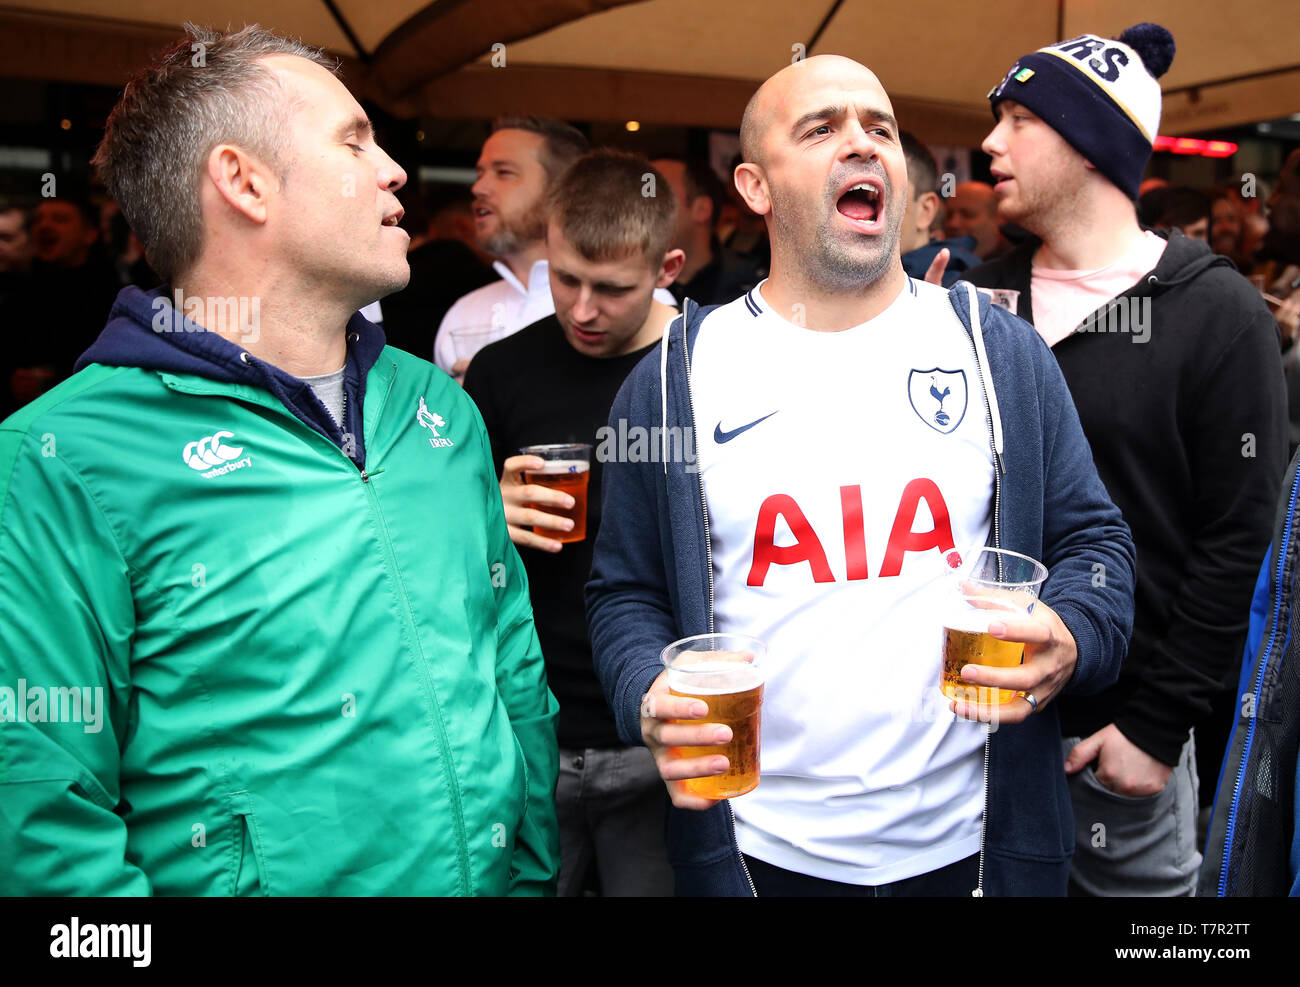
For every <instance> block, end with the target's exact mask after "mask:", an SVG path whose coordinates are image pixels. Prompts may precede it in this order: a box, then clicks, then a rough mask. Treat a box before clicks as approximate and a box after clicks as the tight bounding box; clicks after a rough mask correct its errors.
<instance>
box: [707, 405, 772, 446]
mask: <svg viewBox="0 0 1300 987" xmlns="http://www.w3.org/2000/svg"><path fill="white" fill-rule="evenodd" d="M775 414H776V412H775V411H774V412H772V414H770V415H764V416H763V417H762V418H756V419H755V420H754V421H752V422H750V423H749V424H748V425H741V426H740V428H733V429H732V430H731V431H730V432H724V431H723V430H722V422H718V424H716V425H714V426H713V441H714V442H716V443H717V444H718V445H722V443H724V442H730V441H731V440H732V439H734V438H735V437H736V436H737V435H739V434H740V433H741V432H748V431H749V430H750V429H751V428H753V427H754V426H755V425H757V424H758V423H759V422H765V421H767V420H768V419H769V418H771V417H772V415H775Z"/></svg>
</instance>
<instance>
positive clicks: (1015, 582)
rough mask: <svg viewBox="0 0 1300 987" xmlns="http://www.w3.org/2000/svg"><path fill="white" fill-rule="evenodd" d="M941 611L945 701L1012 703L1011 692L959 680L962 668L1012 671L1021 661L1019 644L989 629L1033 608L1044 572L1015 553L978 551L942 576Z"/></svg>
mask: <svg viewBox="0 0 1300 987" xmlns="http://www.w3.org/2000/svg"><path fill="white" fill-rule="evenodd" d="M947 579H948V581H949V585H948V586H947V587H946V592H945V600H944V604H943V606H944V610H943V670H942V672H941V676H942V678H941V684H940V688H941V689H942V691H943V694H944V695H945V696H947V697H948V698H949V699H957V700H960V701H962V702H969V703H977V704H979V705H987V706H997V705H1001V704H1003V703H1009V702H1011V700H1013V699H1015V698H1016V693H1015V691H1014V690H1012V689H997V688H992V687H989V686H977V685H975V684H973V683H971V682H967V681H966V680H965V679H963V678H962V677H961V670H962V666H963V665H989V666H992V667H994V668H1014V667H1015V666H1016V665H1019V664H1020V663H1021V662H1022V661H1023V660H1024V657H1025V646H1024V644H1023V643H1022V642H1020V641H1003V640H1001V639H1000V638H996V637H994V636H993V635H992V634H990V633H989V624H991V623H994V622H997V621H1002V620H1006V619H1007V618H1009V617H1012V618H1013V617H1025V616H1027V615H1028V614H1030V613H1031V612H1032V611H1033V609H1034V603H1035V602H1037V600H1038V592H1039V590H1040V589H1041V588H1042V585H1043V581H1044V580H1046V579H1047V567H1046V566H1044V565H1043V564H1042V563H1041V562H1038V561H1036V560H1034V559H1031V558H1030V557H1029V556H1027V555H1021V554H1019V553H1018V552H1009V551H1007V550H1006V549H1001V548H981V549H980V550H979V551H978V552H976V553H975V557H974V558H973V559H970V560H967V564H965V565H961V564H960V563H959V565H958V568H957V569H956V570H954V572H953V573H952V574H951V575H949V576H948V577H947Z"/></svg>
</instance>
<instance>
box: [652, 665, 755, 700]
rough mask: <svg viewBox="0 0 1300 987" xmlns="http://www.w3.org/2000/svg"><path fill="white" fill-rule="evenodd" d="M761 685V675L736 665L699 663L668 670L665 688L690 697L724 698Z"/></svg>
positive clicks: (747, 667) (752, 668)
mask: <svg viewBox="0 0 1300 987" xmlns="http://www.w3.org/2000/svg"><path fill="white" fill-rule="evenodd" d="M762 684H763V674H762V672H760V671H759V670H758V669H757V668H755V667H754V666H753V665H748V664H745V663H741V662H735V661H701V662H694V663H692V664H690V665H686V666H684V667H679V668H669V669H668V688H670V689H672V690H673V691H674V692H684V693H688V694H689V695H692V696H725V695H729V694H731V693H735V692H747V691H749V690H750V689H757V688H758V687H759V686H760V685H762Z"/></svg>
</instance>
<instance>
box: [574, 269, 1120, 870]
mask: <svg viewBox="0 0 1300 987" xmlns="http://www.w3.org/2000/svg"><path fill="white" fill-rule="evenodd" d="M755 290H757V289H755ZM972 295H973V289H972V288H971V287H970V286H969V285H967V284H965V283H962V282H959V283H958V284H956V285H955V286H954V287H953V288H952V289H951V290H950V292H949V298H950V299H951V301H952V304H953V308H954V309H955V310H956V312H957V315H958V317H959V318H960V319H961V322H962V324H963V326H964V327H965V328H966V332H967V334H968V335H969V336H970V337H971V342H972V345H973V346H974V347H975V351H976V355H977V362H978V363H979V365H980V370H981V374H982V376H983V378H984V381H985V384H986V386H987V388H988V391H989V392H990V393H989V394H988V396H987V404H986V408H987V409H988V410H989V412H990V420H991V423H992V427H993V432H994V435H993V436H992V437H991V443H992V445H993V447H994V463H995V469H997V471H998V479H997V482H996V483H995V494H994V501H995V502H994V533H995V537H994V540H995V541H998V542H999V543H1000V547H1003V548H1008V549H1011V550H1013V551H1017V552H1021V553H1023V554H1025V555H1029V556H1032V557H1033V558H1037V559H1041V560H1042V562H1043V563H1044V564H1045V565H1046V566H1047V567H1048V569H1049V571H1050V573H1051V575H1050V576H1049V578H1048V581H1047V583H1046V584H1045V586H1044V588H1043V592H1042V600H1043V602H1044V603H1046V604H1047V605H1048V606H1050V607H1052V609H1053V610H1055V611H1056V612H1057V614H1058V615H1059V616H1060V618H1061V620H1062V621H1063V622H1064V623H1065V625H1066V627H1067V628H1069V630H1070V633H1071V635H1073V637H1074V640H1075V643H1076V645H1077V647H1078V656H1079V657H1078V662H1077V664H1076V666H1075V669H1074V674H1073V676H1072V677H1071V679H1070V681H1069V683H1068V684H1067V686H1066V690H1065V691H1067V692H1072V693H1091V692H1096V691H1098V690H1100V689H1103V688H1105V687H1106V686H1108V685H1110V684H1111V683H1112V682H1114V681H1115V678H1116V676H1117V675H1118V674H1119V669H1120V665H1121V663H1122V661H1123V658H1124V653H1125V649H1126V648H1127V645H1128V636H1129V633H1130V630H1131V627H1132V620H1133V583H1134V569H1135V559H1134V549H1133V540H1132V538H1131V536H1130V534H1129V530H1128V527H1127V525H1125V523H1124V520H1123V518H1122V517H1121V516H1120V513H1119V510H1118V509H1117V508H1116V507H1115V505H1114V504H1113V503H1111V501H1110V498H1109V497H1108V496H1107V495H1106V490H1105V488H1104V487H1103V486H1102V484H1101V481H1100V480H1099V479H1098V477H1097V470H1096V468H1095V467H1094V466H1093V462H1092V454H1091V451H1090V450H1089V448H1088V443H1087V441H1086V440H1085V439H1084V437H1083V431H1082V429H1081V428H1080V426H1079V418H1078V415H1077V414H1076V413H1075V410H1074V405H1073V403H1072V402H1071V400H1070V394H1069V391H1068V389H1067V388H1066V386H1065V381H1064V379H1063V378H1062V376H1061V372H1060V370H1059V368H1058V367H1057V365H1056V361H1055V359H1053V357H1052V354H1051V352H1050V351H1049V350H1048V348H1047V346H1046V345H1044V343H1043V342H1042V340H1041V339H1040V338H1039V337H1038V335H1037V334H1036V333H1035V332H1034V331H1033V329H1032V328H1031V327H1030V326H1028V325H1026V324H1025V323H1024V322H1023V321H1021V320H1020V319H1017V318H1015V317H1014V316H1012V315H1010V314H1009V313H1007V312H1005V311H1003V310H1002V309H1000V308H996V307H992V308H991V307H990V304H989V300H988V299H987V298H986V297H983V296H978V306H979V323H980V325H981V326H982V331H977V330H974V329H972V320H971V316H970V308H969V306H970V304H971V297H972ZM709 311H710V310H709V309H705V310H700V308H699V307H698V306H695V305H694V304H693V303H692V302H691V301H690V300H689V299H688V300H687V301H686V302H685V304H684V306H683V314H682V316H680V317H678V318H677V319H676V320H674V322H673V323H672V325H671V326H670V327H669V332H668V333H667V334H666V336H665V338H664V342H663V345H662V347H661V349H660V352H658V353H652V354H650V355H649V356H647V357H646V358H645V359H644V360H643V361H642V362H641V363H640V364H639V365H638V366H637V368H636V369H635V370H634V371H633V372H632V374H631V375H630V376H629V377H628V379H627V381H626V382H625V383H624V385H623V387H622V389H621V390H620V391H619V394H618V397H617V398H616V399H615V401H614V406H613V408H612V410H611V411H610V423H611V426H612V427H613V428H615V429H616V430H617V429H618V427H619V423H620V421H623V422H625V427H626V428H629V429H630V428H632V427H635V426H639V427H642V428H645V429H647V430H648V429H650V428H654V427H666V428H679V429H686V428H690V429H691V430H692V431H691V434H692V435H693V434H694V424H695V423H694V418H693V411H692V405H691V397H690V390H689V388H690V382H689V374H690V351H691V349H692V348H693V347H694V343H695V339H696V337H697V335H698V333H699V328H700V324H701V323H702V322H703V320H704V318H705V317H706V316H707V315H708V312H709ZM649 434H651V435H653V434H655V433H649ZM660 434H661V435H662V434H663V433H660ZM859 434H862V433H861V432H860V431H859V430H856V429H855V430H854V431H853V432H852V435H859ZM852 435H851V436H846V439H848V440H852ZM867 441H870V435H869V433H867ZM662 458H663V457H662V456H659V457H656V459H658V460H659V461H652V462H610V463H606V464H605V488H604V498H603V507H602V523H601V530H600V534H599V537H598V538H597V540H596V549H595V560H594V564H593V568H592V578H591V582H590V583H588V585H587V616H588V620H589V622H590V626H591V645H592V654H593V656H594V658H595V662H596V671H597V674H598V675H599V677H600V679H601V682H602V684H603V685H604V688H605V695H606V698H607V699H608V700H609V703H610V706H611V708H612V709H613V710H614V715H615V719H616V721H617V723H618V728H619V734H620V736H621V737H622V738H623V740H624V741H625V742H626V743H629V744H641V743H643V741H642V738H641V724H640V705H641V700H642V698H643V697H644V695H645V693H646V692H647V691H648V690H649V688H650V686H651V684H652V683H653V682H654V680H655V678H656V677H657V676H658V675H659V673H660V672H661V671H662V670H663V668H662V666H661V665H660V663H659V653H660V651H661V650H662V648H663V647H664V646H665V645H667V644H668V643H670V642H671V641H673V640H676V639H677V638H681V637H686V636H688V635H692V634H702V633H707V632H710V631H712V630H713V585H712V573H711V571H710V563H709V552H708V533H707V528H706V523H707V522H706V515H705V504H704V496H703V487H702V483H701V480H700V477H699V474H698V473H697V472H692V471H688V470H687V466H686V464H685V463H683V462H681V461H676V462H668V463H665V462H663V461H662ZM999 534H1000V538H999V537H997V536H998V535H999ZM810 715H815V713H812V714H810ZM863 837H864V838H870V834H869V833H864V834H863ZM1073 848H1074V819H1073V813H1072V811H1071V807H1070V795H1069V790H1068V788H1067V785H1066V778H1065V771H1064V765H1063V754H1062V751H1061V735H1060V727H1059V723H1058V720H1057V716H1056V709H1055V704H1054V703H1049V704H1048V705H1046V706H1044V707H1043V708H1042V710H1041V711H1040V712H1039V713H1037V714H1035V715H1033V716H1030V717H1029V718H1028V719H1027V720H1025V721H1024V722H1023V723H1020V724H1016V725H1001V726H999V728H998V729H997V730H996V731H994V732H992V734H991V739H990V743H989V762H988V792H987V796H986V816H985V842H984V850H983V860H982V871H983V876H982V882H983V891H984V893H985V894H993V895H1063V894H1064V893H1065V891H1066V886H1067V883H1068V878H1069V861H1070V855H1071V853H1072V852H1073ZM668 849H669V858H670V860H671V861H672V863H673V866H674V869H675V871H676V875H677V892H678V894H687V895H749V894H752V893H753V888H752V885H751V883H750V881H749V880H748V874H747V872H746V870H745V868H744V865H743V862H742V860H741V858H740V853H739V850H738V848H737V847H736V843H735V832H734V827H733V824H732V816H731V811H730V806H729V805H727V804H723V803H719V804H718V805H716V806H714V807H713V808H712V809H709V810H707V811H702V812H700V811H688V810H682V809H676V808H673V809H672V810H670V815H669V822H668Z"/></svg>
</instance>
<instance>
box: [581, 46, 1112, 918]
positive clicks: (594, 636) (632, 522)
mask: <svg viewBox="0 0 1300 987" xmlns="http://www.w3.org/2000/svg"><path fill="white" fill-rule="evenodd" d="M741 140H742V154H743V157H744V162H743V163H742V164H740V165H739V166H738V167H737V169H736V173H735V182H736V186H737V188H738V190H739V192H740V194H741V195H742V196H743V197H744V199H745V201H746V203H747V204H748V205H749V207H750V208H751V209H752V210H753V211H754V212H755V213H758V214H759V215H762V216H764V217H765V220H766V222H767V226H768V231H769V235H770V238H771V242H772V267H771V276H770V278H769V279H768V280H767V281H765V282H763V283H762V284H760V285H759V286H758V287H757V288H755V289H754V290H752V291H750V292H749V293H747V294H746V295H745V296H743V297H742V298H740V299H738V300H737V301H735V302H733V303H731V304H729V305H725V306H722V307H720V308H716V309H710V310H709V311H708V313H707V314H706V315H704V316H703V317H701V315H700V313H699V309H698V307H695V306H692V305H691V304H690V302H689V300H688V301H687V302H686V303H685V305H684V311H683V318H682V319H679V320H676V321H675V322H674V323H673V325H672V326H671V327H670V331H669V333H668V334H667V335H666V336H665V339H664V344H663V347H662V349H661V352H660V353H658V354H656V355H655V356H654V357H650V358H647V360H645V361H643V362H642V364H641V365H640V366H639V367H638V368H637V370H635V371H634V372H633V374H632V376H631V377H629V379H628V381H627V383H626V384H625V385H624V387H623V389H622V390H621V391H620V393H619V396H618V398H617V400H616V401H615V403H614V407H613V410H612V412H611V424H612V425H613V426H615V427H616V428H621V429H622V430H623V432H625V433H626V434H628V435H639V434H642V432H643V430H644V432H645V433H647V434H649V435H650V436H651V441H652V443H654V442H657V441H662V440H663V438H664V437H665V436H668V435H672V434H675V433H674V432H673V430H674V429H691V430H692V433H693V435H694V438H695V440H694V443H693V446H694V448H696V449H697V450H698V460H692V461H689V462H683V461H680V460H681V459H682V457H680V456H678V457H676V459H677V460H678V461H673V462H668V461H666V460H668V459H672V458H674V457H673V456H672V455H671V454H669V449H670V448H674V447H673V446H671V444H670V443H668V442H667V441H662V445H661V446H659V447H658V450H659V451H661V452H662V453H663V455H652V456H650V457H648V458H649V459H650V460H651V461H650V462H645V461H643V460H645V459H646V458H647V457H645V456H641V455H636V456H633V455H629V456H627V457H625V459H626V461H618V462H611V463H607V464H606V466H605V478H606V487H605V498H604V517H605V518H606V520H605V522H604V525H603V526H602V529H601V532H600V536H599V538H598V540H597V544H596V552H595V561H594V566H593V570H592V581H591V583H590V584H589V585H588V591H587V598H588V616H589V619H590V622H591V640H592V648H593V654H594V656H595V660H596V665H597V671H598V673H599V674H600V676H601V679H602V682H603V684H604V687H605V692H606V697H607V698H608V699H609V702H610V705H611V707H612V708H613V710H614V713H615V717H616V719H617V721H618V723H619V730H620V734H621V735H622V736H623V738H624V739H625V740H626V741H627V742H629V743H636V742H640V743H645V744H646V745H647V746H648V747H649V748H650V750H651V752H652V753H653V754H654V756H655V759H656V762H657V763H658V765H659V770H660V774H661V776H662V777H663V778H664V779H665V782H666V783H667V785H668V789H669V792H670V795H671V797H672V800H673V804H674V806H675V809H674V810H673V812H672V813H671V817H670V821H669V828H668V836H669V843H670V848H671V849H670V857H672V858H673V859H674V861H675V867H676V872H677V882H678V884H677V889H678V892H679V893H684V894H691V893H694V894H749V893H773V894H799V895H809V894H811V895H816V894H831V895H843V894H865V895H901V894H920V895H936V894H970V893H976V894H983V893H985V892H986V891H987V892H988V893H992V894H1060V893H1063V892H1064V890H1065V886H1066V877H1067V874H1068V866H1069V854H1070V845H1071V841H1072V820H1071V818H1070V815H1069V799H1068V795H1067V793H1066V785H1065V775H1064V772H1063V771H1062V766H1061V754H1060V745H1059V739H1058V738H1057V736H1056V735H1055V734H1054V730H1056V711H1055V708H1054V707H1053V705H1052V700H1053V699H1054V698H1055V697H1056V696H1057V695H1058V694H1059V693H1061V692H1062V691H1063V690H1070V691H1087V690H1090V689H1096V688H1100V687H1102V686H1104V685H1106V684H1108V683H1109V682H1111V681H1113V680H1114V677H1115V675H1116V674H1117V672H1118V669H1119V665H1120V662H1121V660H1122V658H1123V654H1124V648H1125V645H1126V642H1127V635H1128V629H1129V624H1130V622H1131V617H1132V606H1133V601H1132V581H1133V548H1132V542H1131V540H1130V539H1129V535H1128V530H1127V528H1126V527H1125V525H1124V523H1123V521H1122V519H1121V518H1120V515H1119V512H1118V511H1117V510H1116V509H1115V507H1114V505H1113V504H1111V502H1110V501H1109V499H1108V498H1107V496H1106V492H1105V489H1104V488H1103V487H1102V485H1101V482H1100V481H1099V480H1098V478H1097V474H1096V470H1095V468H1094V467H1093V464H1092V460H1091V456H1090V454H1089V451H1088V447H1087V443H1086V442H1085V441H1084V439H1083V435H1082V432H1081V431H1080V429H1079V425H1078V419H1077V416H1076V415H1075V413H1074V409H1073V406H1072V405H1071V404H1070V400H1069V395H1068V392H1067V390H1066V388H1065V385H1064V383H1063V381H1062V380H1061V377H1060V373H1059V371H1058V370H1057V368H1056V365H1055V362H1054V361H1053V360H1052V358H1051V354H1050V352H1049V351H1048V350H1047V348H1046V347H1045V346H1044V345H1043V344H1042V343H1041V341H1040V340H1038V338H1037V337H1036V336H1035V335H1034V333H1033V332H1032V330H1031V329H1030V328H1029V327H1028V326H1026V325H1025V324H1024V323H1022V322H1020V321H1019V320H1017V319H1015V318H1014V317H1013V316H1010V315H1009V314H1008V313H1006V312H1004V311H1002V310H1000V309H992V310H990V308H989V305H988V302H987V300H981V299H979V297H978V296H977V295H976V294H975V292H974V291H973V289H971V288H970V287H969V286H968V285H960V284H959V285H957V286H956V287H954V288H953V290H952V292H951V293H949V292H947V291H944V290H943V289H941V288H937V287H934V286H930V285H927V284H924V283H918V282H915V281H913V280H911V279H910V278H908V277H907V276H906V274H904V272H903V269H902V266H901V262H900V260H899V227H900V224H901V222H902V216H903V212H904V208H905V205H906V202H905V200H906V196H907V173H906V167H905V164H904V156H903V152H902V149H901V146H900V143H899V138H898V127H897V123H896V121H895V120H894V117H893V113H892V109H891V107H890V103H889V98H888V96H887V95H886V94H885V92H884V90H883V89H882V88H881V86H880V83H879V81H878V80H877V79H876V77H875V76H874V75H872V73H871V72H869V71H868V70H867V69H866V68H864V67H863V66H861V65H859V64H858V63H856V62H852V61H850V60H848V59H845V58H841V57H838V56H818V57H816V58H811V59H808V60H806V61H804V62H800V63H797V64H795V65H793V66H790V67H789V68H786V69H784V70H782V71H781V72H779V73H777V74H776V75H775V76H773V77H772V78H771V79H769V80H768V81H767V82H766V83H765V84H764V85H763V86H762V87H761V88H760V89H759V91H758V92H757V93H756V94H755V96H754V98H753V99H752V100H751V101H750V104H749V106H748V107H747V108H746V111H745V117H744V121H743V123H742V128H741ZM656 436H657V437H658V438H656ZM691 447H692V443H685V444H680V445H679V448H685V449H689V448H691ZM634 448H635V447H634ZM647 519H650V520H647ZM985 544H989V545H997V546H1000V547H1003V548H1008V549H1012V550H1015V551H1018V552H1021V553H1024V554H1026V555H1030V556H1033V557H1034V558H1038V559H1041V560H1043V562H1044V563H1045V564H1046V565H1047V566H1048V567H1049V568H1050V570H1051V577H1050V578H1049V580H1048V582H1047V584H1046V585H1045V587H1044V590H1043V593H1042V598H1041V602H1040V603H1039V604H1038V605H1036V606H1035V607H1034V609H1033V613H1032V615H1030V616H1028V617H1026V618H1024V619H1020V620H1011V619H1008V620H1006V621H1005V622H1003V625H1002V626H1001V627H999V626H997V625H996V624H995V625H993V627H992V628H991V630H992V632H993V633H994V634H995V636H999V637H1002V638H1005V639H1008V640H1015V641H1023V642H1025V645H1026V648H1025V661H1024V664H1023V665H1022V666H1021V667H1019V668H1013V669H992V668H986V667H981V666H974V665H968V666H966V667H965V669H964V671H963V678H965V679H966V680H967V681H968V682H971V683H973V684H976V685H980V686H997V687H1001V688H1006V689H1012V690H1017V691H1019V692H1020V693H1022V694H1023V695H1021V696H1019V697H1017V698H1016V699H1015V700H1014V701H1013V702H1011V703H1010V704H1008V705H1007V706H1005V707H1002V708H1001V709H1000V710H998V711H997V716H996V722H995V723H994V724H993V725H990V724H988V722H987V721H988V719H989V717H990V714H991V713H992V711H991V710H990V709H989V708H988V707H983V708H978V707H976V706H974V705H973V704H967V703H962V702H958V703H952V702H949V701H947V700H943V699H938V698H937V697H938V695H939V694H938V678H939V647H940V639H939V635H940V628H941V625H940V623H939V622H938V616H939V615H938V609H939V605H940V592H941V589H940V587H941V585H942V579H941V577H942V576H943V574H944V571H945V565H946V564H950V563H951V556H950V553H951V552H952V551H953V550H954V549H956V550H958V552H959V553H967V552H969V551H970V550H971V549H972V548H977V547H979V546H982V545H985ZM1099 573H1100V574H1101V578H1097V577H1098V574H1099ZM708 631H720V632H723V631H735V632H743V633H747V634H752V635H755V636H757V637H760V638H762V639H764V640H765V641H766V642H767V644H768V648H769V657H768V661H767V664H766V687H765V688H766V692H765V699H764V707H763V743H762V771H763V776H762V780H761V782H760V784H759V786H758V788H757V789H755V790H754V791H753V792H751V793H749V794H747V795H745V796H742V797H740V798H736V799H733V800H730V801H729V802H728V803H727V805H726V806H723V805H720V804H719V803H717V802H713V801H710V800H707V799H702V798H698V797H695V796H693V795H690V794H688V793H686V792H685V790H684V789H683V787H682V784H681V781H682V779H686V778H694V777H702V776H708V775H715V774H720V773H722V772H723V771H725V770H726V768H727V760H726V758H725V757H724V756H722V755H721V754H715V755H711V756H706V757H697V758H682V757H680V756H678V754H677V749H678V748H680V747H682V746H710V745H714V744H721V743H725V742H726V740H727V739H729V736H730V731H729V728H727V727H726V726H720V725H717V724H703V725H692V724H689V723H681V722H674V721H681V720H691V719H697V718H699V717H701V716H703V715H704V714H705V712H706V707H705V703H703V702H701V701H699V700H692V699H684V698H679V697H673V696H670V694H669V693H668V688H667V684H666V682H665V679H664V676H663V674H662V667H661V666H659V664H658V662H657V658H656V656H657V655H658V653H659V651H660V649H661V648H662V647H663V646H664V645H666V644H667V643H669V642H670V641H671V640H673V639H674V638H678V637H683V636H687V635H691V634H697V633H704V632H708ZM1035 713H1037V714H1038V715H1032V714H1035ZM981 718H983V719H984V720H985V722H983V723H981V722H979V721H980V719H981ZM992 727H996V729H992Z"/></svg>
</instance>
